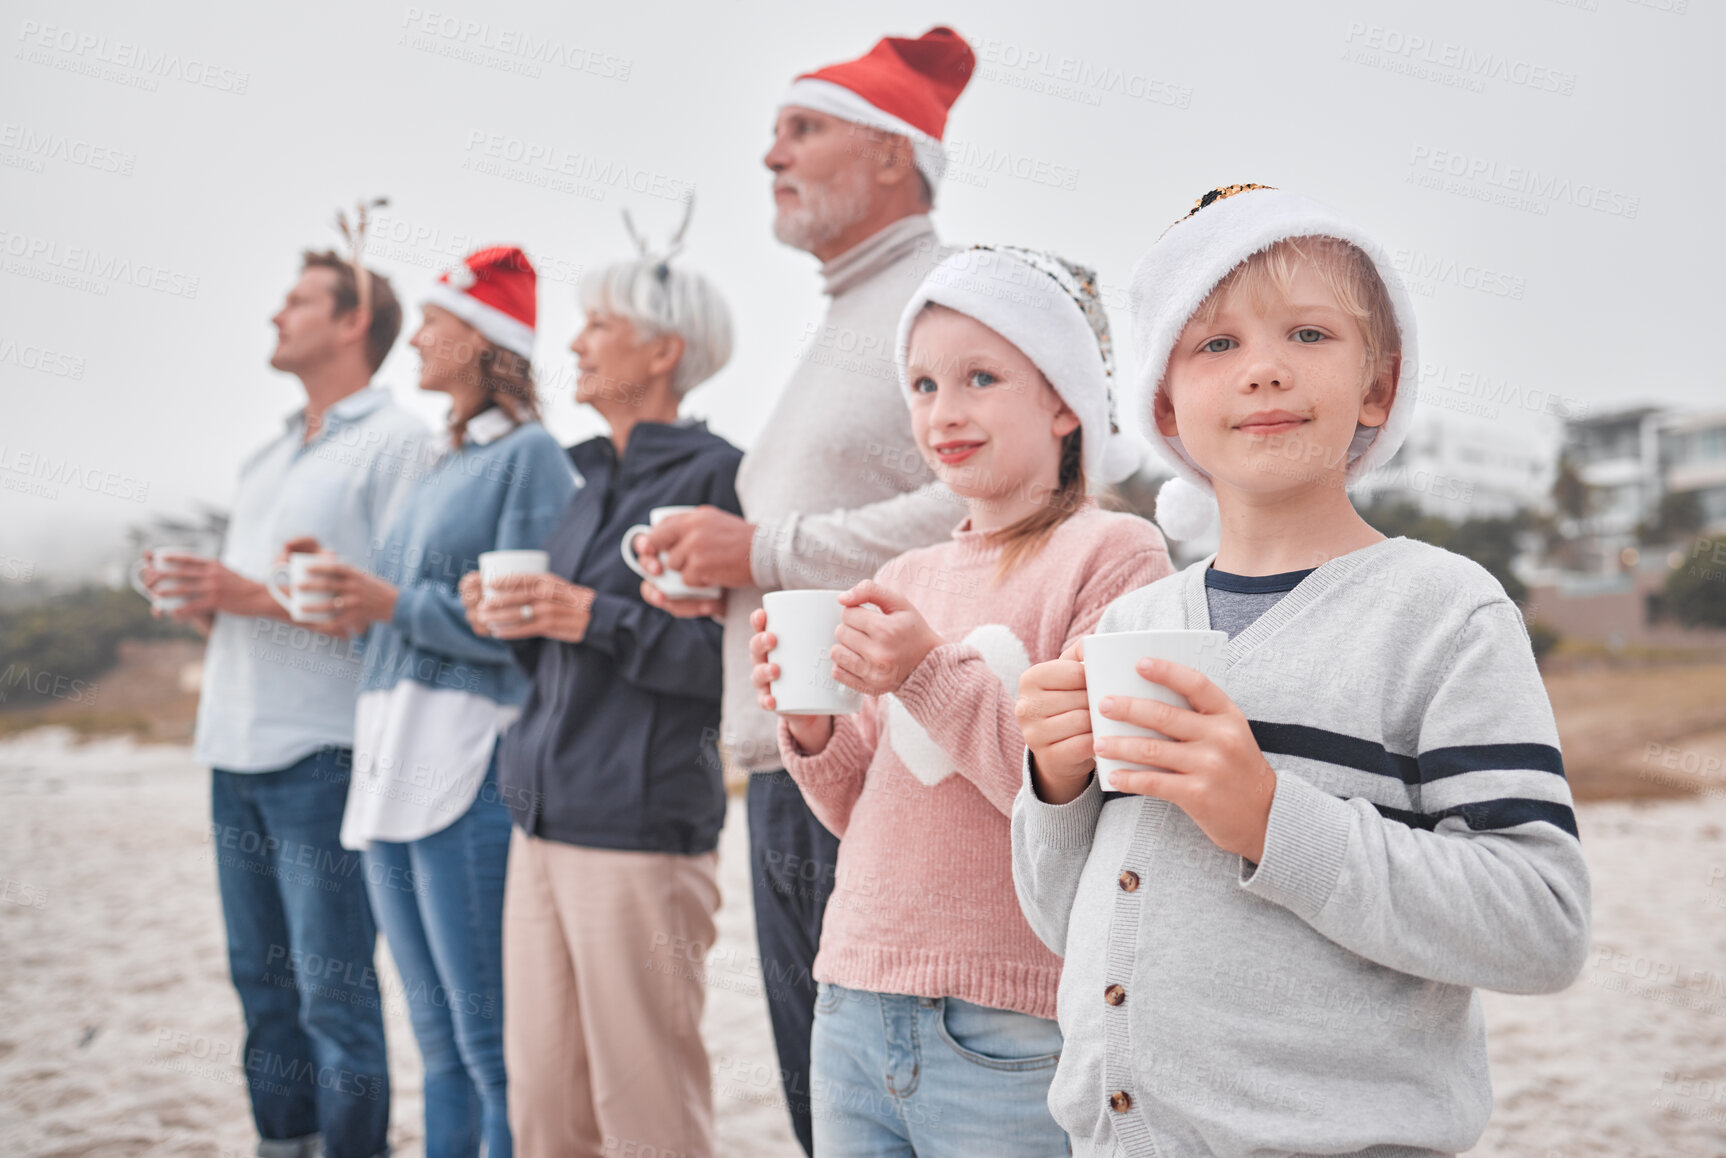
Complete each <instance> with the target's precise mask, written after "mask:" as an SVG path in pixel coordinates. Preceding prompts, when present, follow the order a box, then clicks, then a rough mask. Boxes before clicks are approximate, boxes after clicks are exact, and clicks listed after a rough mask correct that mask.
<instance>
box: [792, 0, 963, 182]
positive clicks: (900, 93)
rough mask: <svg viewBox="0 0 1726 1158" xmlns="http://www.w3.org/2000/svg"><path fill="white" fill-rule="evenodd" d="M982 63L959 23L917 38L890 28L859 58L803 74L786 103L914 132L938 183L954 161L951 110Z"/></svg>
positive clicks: (922, 160) (926, 173) (921, 161)
mask: <svg viewBox="0 0 1726 1158" xmlns="http://www.w3.org/2000/svg"><path fill="white" fill-rule="evenodd" d="M976 63H977V58H976V56H975V55H973V54H972V52H971V46H970V45H969V44H966V43H965V40H964V38H963V37H961V36H960V35H959V34H958V33H957V32H954V31H953V30H952V29H951V28H931V29H930V30H929V31H927V32H925V33H924V34H923V35H921V36H919V37H917V38H916V39H915V40H913V39H910V38H909V37H904V36H886V37H883V38H882V39H880V40H879V41H877V42H876V43H875V47H874V48H871V49H870V50H869V51H868V52H867V53H865V54H864V55H862V56H860V57H858V58H857V59H856V60H847V61H845V62H843V63H841V64H830V65H828V66H827V67H826V68H818V69H816V70H815V71H814V72H806V73H804V74H802V75H801V76H799V77H798V78H797V79H796V80H794V81H792V82H791V87H790V89H788V90H787V91H786V93H785V96H784V98H783V99H782V100H780V102H779V107H780V108H784V107H786V106H787V105H796V106H797V107H799V108H805V109H814V110H815V111H816V112H818V113H827V114H828V115H829V116H835V117H838V118H840V119H841V120H845V121H850V122H852V123H853V124H858V125H866V126H867V127H869V128H872V129H880V130H881V131H883V132H887V133H895V134H897V135H899V136H902V137H908V138H909V139H910V141H911V148H912V150H913V152H914V153H915V156H916V163H917V171H918V172H919V173H922V174H923V178H924V180H926V181H928V182H929V188H930V189H934V188H936V187H937V186H939V185H940V183H941V174H942V172H943V171H944V170H945V169H946V168H947V152H946V150H945V149H943V148H942V147H941V136H942V134H943V133H944V132H945V131H946V128H947V111H948V110H949V109H951V108H952V107H953V102H954V101H956V100H958V99H959V94H960V93H962V92H964V91H965V85H966V84H967V83H968V82H969V81H970V79H971V70H972V68H974V67H975V66H976Z"/></svg>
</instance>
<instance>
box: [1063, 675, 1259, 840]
mask: <svg viewBox="0 0 1726 1158" xmlns="http://www.w3.org/2000/svg"><path fill="white" fill-rule="evenodd" d="M1136 670H1137V672H1138V674H1139V675H1140V676H1141V677H1142V678H1144V679H1146V680H1148V681H1150V682H1151V683H1155V684H1161V685H1162V686H1163V687H1166V688H1168V689H1169V690H1170V691H1172V692H1176V693H1178V694H1179V695H1182V696H1185V697H1186V699H1187V702H1188V703H1189V704H1191V705H1192V706H1191V707H1189V708H1183V707H1178V706H1176V705H1174V704H1165V703H1163V702H1161V701H1160V700H1151V699H1141V698H1139V697H1137V696H1104V697H1103V699H1102V700H1101V701H1100V702H1099V703H1098V705H1097V708H1098V710H1099V711H1100V712H1102V714H1103V715H1104V716H1106V717H1108V718H1109V719H1111V720H1120V721H1123V722H1125V723H1129V724H1136V725H1138V726H1139V727H1141V728H1151V729H1154V730H1155V731H1158V732H1161V733H1162V734H1163V735H1164V736H1166V737H1168V738H1167V739H1153V738H1151V737H1142V736H1103V737H1098V739H1097V741H1096V753H1097V755H1099V756H1106V757H1110V758H1112V759H1115V760H1124V761H1127V762H1128V763H1132V764H1144V765H1149V766H1150V767H1148V768H1146V769H1145V770H1143V771H1130V770H1126V769H1122V770H1118V771H1116V772H1115V773H1114V774H1113V776H1112V780H1113V784H1114V788H1115V790H1116V791H1119V792H1134V793H1138V794H1140V795H1142V796H1155V797H1157V798H1158V799H1161V800H1167V801H1168V802H1169V803H1170V804H1173V805H1175V806H1176V807H1178V808H1179V809H1180V810H1181V811H1182V812H1185V813H1186V814H1187V815H1188V816H1190V817H1192V820H1193V823H1194V824H1196V825H1198V826H1199V828H1200V829H1201V830H1202V831H1203V832H1204V834H1205V835H1206V836H1208V837H1210V838H1211V843H1212V844H1215V845H1216V846H1217V847H1218V848H1220V849H1222V850H1223V851H1224V852H1232V853H1235V854H1237V855H1239V856H1243V857H1245V858H1246V859H1247V860H1250V861H1252V862H1254V863H1255V864H1256V863H1257V862H1258V861H1259V860H1260V858H1262V857H1263V856H1264V852H1265V830H1266V828H1268V827H1269V825H1270V817H1271V801H1272V800H1273V799H1274V798H1275V797H1276V790H1277V774H1276V770H1275V769H1274V768H1272V767H1271V765H1270V761H1268V760H1266V759H1265V755H1264V753H1263V752H1262V751H1260V750H1259V743H1258V740H1257V739H1255V738H1254V737H1253V730H1252V727H1251V726H1250V725H1249V724H1248V723H1247V718H1246V716H1244V715H1242V714H1241V710H1240V709H1239V708H1237V707H1235V702H1234V701H1233V700H1231V699H1229V697H1228V695H1227V693H1225V692H1224V691H1223V690H1222V689H1221V688H1219V687H1218V686H1217V685H1216V684H1215V683H1214V682H1213V681H1212V680H1211V679H1210V677H1208V676H1206V675H1205V674H1204V673H1203V672H1200V671H1197V670H1195V669H1193V668H1190V667H1187V666H1186V665H1185V664H1179V663H1175V662H1173V661H1172V660H1166V659H1149V658H1146V659H1141V660H1139V661H1138V663H1137V665H1136Z"/></svg>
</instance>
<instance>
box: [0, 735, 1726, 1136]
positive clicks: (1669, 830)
mask: <svg viewBox="0 0 1726 1158" xmlns="http://www.w3.org/2000/svg"><path fill="white" fill-rule="evenodd" d="M1707 739H1708V741H1709V744H1707V745H1705V746H1707V747H1709V749H1710V750H1711V751H1716V752H1717V751H1719V750H1726V733H1716V734H1714V735H1713V736H1711V737H1708V738H1707ZM1696 746H1697V745H1696V744H1694V743H1692V744H1690V745H1689V747H1691V748H1695V747H1696ZM208 791H209V785H208V773H207V772H206V771H205V770H204V769H202V768H200V767H198V766H197V765H195V764H194V763H193V762H192V760H191V756H190V753H189V751H188V750H187V749H186V748H184V747H181V746H178V745H166V744H158V745H139V744H136V743H134V742H133V741H131V740H121V739H113V740H95V741H92V742H88V743H84V744H78V743H76V742H74V740H73V738H72V736H71V734H70V733H68V732H66V731H64V730H58V729H43V730H38V731H35V732H31V733H27V734H25V735H23V736H20V737H17V738H15V739H11V740H7V741H5V742H3V743H0V1154H4V1155H7V1156H26V1155H27V1156H31V1158H72V1156H74V1155H77V1156H84V1155H101V1156H104V1158H107V1156H115V1158H118V1156H121V1155H138V1156H143V1155H150V1156H167V1155H174V1156H185V1158H230V1156H232V1158H238V1156H241V1155H249V1154H250V1153H251V1148H252V1139H253V1134H252V1130H251V1122H250V1118H249V1115H248V1112H247V1107H246V1095H245V1089H244V1083H243V1079H242V1076H241V1071H240V1069H239V1067H238V1065H237V1061H236V1055H237V1053H238V1051H239V1046H240V1040H241V1023H240V1011H239V1006H238V1003H237V1001H236V1000H235V997H234V994H233V990H232V989H231V988H230V986H229V984H228V980H227V975H226V965H225V958H224V952H223V938H222V923H221V915H220V911H219V906H218V903H217V899H216V890H215V884H214V869H213V865H212V862H211V849H210V843H209V839H208V812H209V801H208ZM737 803H738V802H736V801H734V802H733V808H732V813H731V816H730V817H729V818H728V822H727V825H726V828H725V831H724V835H723V836H722V838H721V848H720V874H721V882H722V887H723V891H724V906H723V908H722V909H721V912H720V917H719V943H718V944H717V945H716V946H715V947H714V949H713V950H712V952H711V954H710V955H709V959H708V965H707V977H708V986H709V999H708V1006H707V1014H706V1022H705V1026H706V1034H707V1042H708V1047H709V1049H710V1050H711V1053H712V1059H713V1067H714V1083H715V1103H716V1107H717V1111H718V1123H719V1125H718V1132H719V1153H720V1154H722V1155H727V1156H733V1158H779V1156H786V1158H790V1156H792V1155H795V1154H797V1153H798V1150H797V1148H796V1146H795V1144H794V1143H793V1141H792V1139H791V1135H790V1131H789V1129H788V1126H787V1123H786V1120H785V1115H784V1111H783V1108H782V1105H781V1104H780V1099H779V1092H778V1082H777V1077H776V1071H775V1068H774V1067H775V1062H774V1058H773V1050H772V1044H771V1039H770V1036H769V1032H768V1027H767V1016H766V1009H765V1005H764V1003H763V999H762V996H761V976H760V971H759V968H758V967H757V965H756V964H755V954H754V951H753V950H754V934H753V928H752V924H751V914H750V907H749V889H748V871H749V870H748V856H747V852H748V849H747V840H748V837H747V834H746V833H745V832H744V831H743V827H742V815H741V810H740V809H739V808H738V807H737ZM1580 823H1581V827H1582V837H1583V845H1584V848H1585V850H1586V852H1587V855H1588V859H1589V863H1590V866H1591V868H1592V870H1593V873H1594V885H1595V897H1594V903H1595V908H1594V943H1593V950H1592V952H1591V954H1590V957H1589V962H1588V965H1587V967H1586V968H1585V969H1584V970H1583V974H1582V976H1581V978H1580V979H1579V980H1578V981H1577V982H1576V984H1575V985H1573V986H1572V987H1571V988H1570V989H1569V990H1567V991H1566V992H1564V993H1562V994H1558V995H1556V996H1550V997H1535V998H1529V997H1506V996H1502V995H1498V994H1488V995H1486V997H1485V1006H1486V1015H1487V1022H1488V1028H1489V1035H1490V1036H1489V1040H1490V1048H1491V1060H1492V1072H1493V1082H1494V1088H1495V1091H1496V1101H1497V1108H1496V1111H1495V1113H1494V1116H1493V1120H1492V1124H1491V1126H1490V1127H1489V1128H1488V1130H1487V1133H1486V1136H1485V1138H1484V1139H1483V1140H1482V1142H1481V1144H1480V1146H1479V1147H1477V1148H1476V1149H1475V1150H1474V1151H1472V1153H1474V1154H1477V1155H1494V1156H1498V1155H1504V1156H1509V1155H1517V1156H1527V1158H1578V1156H1581V1155H1602V1156H1613V1158H1629V1156H1652V1155H1673V1156H1679V1155H1682V1156H1686V1158H1689V1156H1694V1158H1718V1156H1719V1155H1721V1154H1726V790H1722V789H1721V788H1720V787H1719V786H1718V785H1716V786H1715V787H1714V789H1713V793H1712V795H1703V796H1694V797H1688V798H1685V799H1680V800H1670V801H1659V802H1647V803H1644V802H1635V803H1605V804H1590V805H1584V806H1583V807H1582V808H1581V810H1580ZM380 956H381V954H380ZM383 968H385V969H386V970H388V969H389V968H390V967H389V966H387V965H386V966H383ZM385 992H386V993H388V992H390V986H388V985H386V986H385ZM387 1019H388V1020H387V1026H388V1031H389V1034H390V1057H391V1068H392V1075H393V1082H394V1091H393V1098H394V1105H393V1116H394V1125H393V1127H392V1130H391V1139H392V1143H393V1144H394V1146H395V1147H396V1151H397V1153H398V1154H401V1155H408V1156H412V1155H417V1154H419V1153H420V1152H421V1136H420V1129H419V1119H420V1110H421V1105H420V1075H419V1066H418V1061H417V1057H416V1055H415V1051H414V1047H413V1042H412V1036H411V1033H410V1031H409V1029H408V1025H407V1020H406V1016H405V1014H404V1012H403V1010H402V1009H401V1008H400V1005H399V1003H388V1010H387Z"/></svg>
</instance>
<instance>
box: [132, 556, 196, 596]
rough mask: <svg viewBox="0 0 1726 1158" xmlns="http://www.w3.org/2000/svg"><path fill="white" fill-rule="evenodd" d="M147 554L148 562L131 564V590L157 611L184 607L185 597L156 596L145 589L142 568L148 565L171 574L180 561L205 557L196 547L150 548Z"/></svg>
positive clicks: (142, 561)
mask: <svg viewBox="0 0 1726 1158" xmlns="http://www.w3.org/2000/svg"><path fill="white" fill-rule="evenodd" d="M148 554H149V556H150V557H149V559H148V560H145V559H139V560H138V561H137V562H135V563H133V564H132V570H131V571H130V572H129V573H128V574H129V575H130V577H131V580H132V590H134V591H136V592H137V593H138V594H139V595H142V596H143V597H144V598H145V599H148V600H149V601H150V606H151V607H154V608H155V609H156V610H158V611H177V610H178V609H180V608H182V607H184V606H185V605H186V603H187V601H188V597H187V596H184V595H166V594H162V595H158V594H157V593H156V592H154V591H151V590H150V589H149V588H148V587H146V586H145V585H144V567H145V565H146V564H148V565H150V566H153V567H155V569H156V570H158V571H164V572H169V573H171V572H174V571H177V570H179V568H177V567H175V566H174V564H175V563H176V562H178V561H180V560H182V559H203V558H207V556H206V555H205V554H204V552H203V551H201V550H200V549H198V548H197V547H152V548H150V550H149V552H148Z"/></svg>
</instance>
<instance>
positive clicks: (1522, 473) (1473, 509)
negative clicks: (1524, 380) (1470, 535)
mask: <svg viewBox="0 0 1726 1158" xmlns="http://www.w3.org/2000/svg"><path fill="white" fill-rule="evenodd" d="M1558 440H1559V435H1558V431H1557V429H1556V426H1555V424H1552V423H1547V422H1542V421H1539V420H1538V419H1522V420H1521V421H1518V422H1517V423H1516V424H1515V425H1514V426H1512V425H1505V424H1502V423H1488V422H1482V421H1479V420H1462V419H1457V418H1454V417H1452V416H1450V415H1447V414H1437V413H1428V414H1423V415H1421V416H1420V421H1418V422H1416V423H1415V424H1414V429H1413V430H1411V431H1410V432H1409V435H1408V439H1407V440H1406V441H1405V442H1404V443H1403V444H1402V449H1401V450H1399V451H1398V452H1397V454H1396V457H1395V458H1393V459H1391V461H1390V463H1389V464H1388V465H1386V466H1384V467H1381V468H1380V469H1378V470H1376V471H1374V472H1373V473H1372V474H1370V475H1368V476H1367V477H1366V478H1365V479H1363V480H1361V482H1360V484H1359V485H1358V486H1357V487H1356V488H1355V495H1356V499H1357V501H1359V502H1361V503H1366V502H1370V501H1372V500H1373V499H1375V498H1382V499H1388V500H1397V499H1402V500H1407V501H1409V502H1412V503H1415V504H1416V505H1417V506H1419V507H1420V509H1421V510H1422V511H1424V512H1426V513H1427V514H1431V515H1439V516H1442V517H1444V518H1447V519H1453V520H1456V521H1458V522H1460V521H1462V520H1465V519H1496V518H1504V517H1507V516H1509V515H1512V514H1514V513H1515V512H1516V511H1518V510H1522V509H1524V508H1528V507H1538V506H1541V505H1542V504H1544V503H1545V501H1546V497H1547V494H1548V493H1549V492H1550V491H1551V489H1552V479H1553V473H1554V470H1555V467H1556V464H1557V461H1558Z"/></svg>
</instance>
